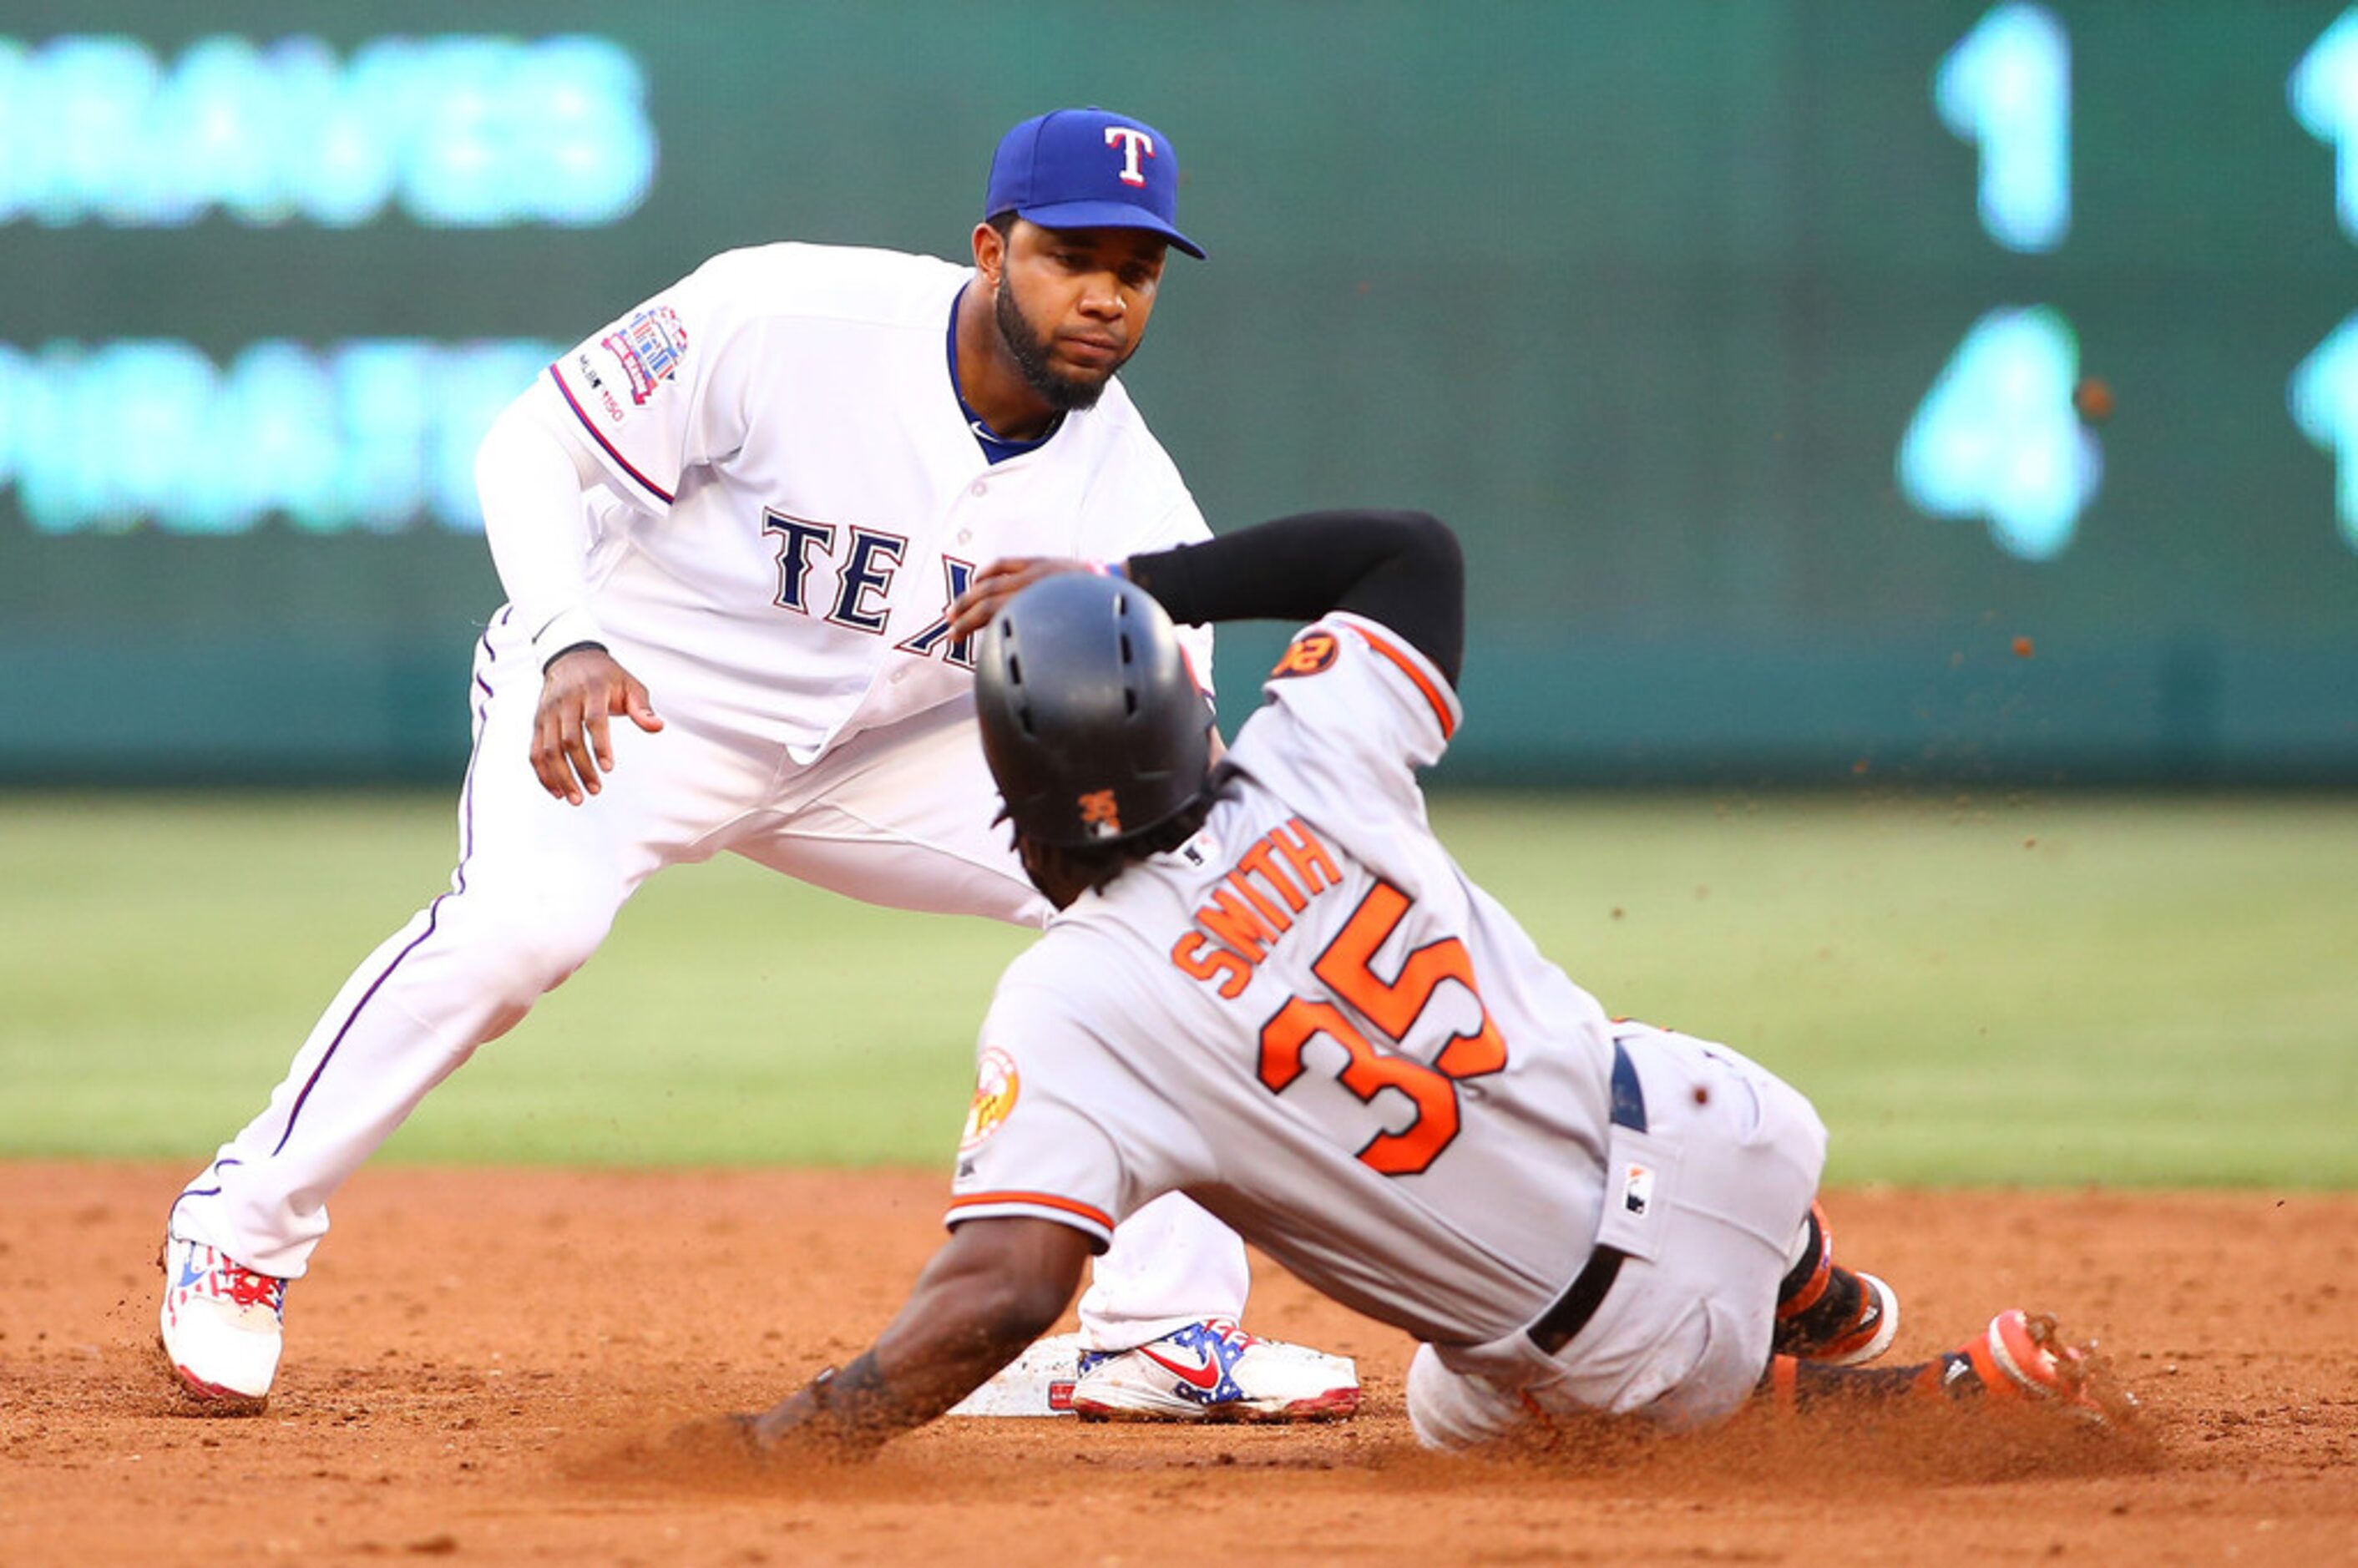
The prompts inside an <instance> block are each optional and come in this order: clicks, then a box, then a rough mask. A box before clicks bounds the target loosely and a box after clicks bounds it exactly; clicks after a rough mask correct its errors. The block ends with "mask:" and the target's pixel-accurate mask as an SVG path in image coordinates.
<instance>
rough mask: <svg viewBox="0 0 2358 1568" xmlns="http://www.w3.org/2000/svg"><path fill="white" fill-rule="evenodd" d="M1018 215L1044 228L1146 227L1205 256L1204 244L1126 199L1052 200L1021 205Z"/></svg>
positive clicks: (1197, 256)
mask: <svg viewBox="0 0 2358 1568" xmlns="http://www.w3.org/2000/svg"><path fill="white" fill-rule="evenodd" d="M1015 215H1016V216H1017V217H1019V218H1022V219H1023V220H1025V221H1026V222H1033V223H1037V224H1039V225H1040V226H1041V227H1042V228H1044V229H1144V230H1146V231H1147V232H1149V233H1154V234H1160V235H1162V236H1163V238H1164V239H1166V240H1168V241H1170V242H1171V243H1173V244H1174V245H1176V246H1178V247H1179V248H1180V249H1181V250H1183V251H1185V252H1186V253H1187V254H1189V255H1191V256H1194V257H1195V259H1196V260H1197V261H1201V260H1203V259H1204V247H1203V246H1201V245H1199V244H1197V243H1195V241H1193V240H1191V239H1189V238H1188V237H1187V236H1186V235H1184V234H1183V233H1181V232H1179V231H1178V230H1176V229H1174V228H1173V227H1172V226H1171V225H1170V224H1168V223H1166V222H1163V220H1162V219H1160V218H1158V217H1156V216H1155V215H1154V214H1153V213H1152V212H1149V211H1147V210H1146V209H1145V208H1143V207H1133V206H1131V205H1130V203H1129V202H1127V201H1052V202H1049V203H1048V204H1047V205H1045V206H1042V207H1018V208H1017V209H1016V210H1015Z"/></svg>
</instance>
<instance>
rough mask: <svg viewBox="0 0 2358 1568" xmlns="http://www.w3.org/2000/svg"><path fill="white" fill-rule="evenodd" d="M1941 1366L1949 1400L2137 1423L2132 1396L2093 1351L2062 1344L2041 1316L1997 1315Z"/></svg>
mask: <svg viewBox="0 0 2358 1568" xmlns="http://www.w3.org/2000/svg"><path fill="white" fill-rule="evenodd" d="M1941 1366H1942V1369H1941V1373H1940V1383H1941V1388H1942V1391H1943V1392H1945V1393H1948V1394H1950V1395H1952V1396H1963V1397H1967V1398H1972V1397H1976V1396H1977V1397H1980V1398H1982V1399H1985V1400H2000V1401H2004V1402H2006V1403H2009V1404H2015V1405H2041V1406H2046V1407H2050V1408H2052V1409H2055V1410H2058V1411H2064V1412H2067V1413H2069V1414H2071V1415H2075V1416H2078V1417H2080V1418H2081V1419H2082V1420H2084V1421H2089V1422H2095V1423H2097V1424H2099V1425H2104V1426H2126V1425H2128V1424H2129V1423H2130V1422H2133V1421H2135V1420H2136V1415H2137V1401H2136V1395H2135V1394H2132V1393H2131V1392H2129V1390H2127V1388H2126V1387H2125V1386H2124V1385H2123V1384H2122V1383H2121V1382H2120V1381H2119V1379H2116V1378H2115V1377H2114V1376H2113V1373H2112V1369H2111V1368H2110V1367H2109V1366H2108V1365H2107V1364H2106V1363H2105V1362H2104V1358H2103V1357H2099V1356H2097V1355H2096V1354H2095V1353H2094V1347H2093V1346H2081V1345H2073V1344H2071V1343H2069V1342H2068V1341H2066V1340H2065V1339H2064V1337H2063V1336H2062V1334H2061V1331H2060V1330H2059V1329H2058V1328H2057V1327H2056V1325H2055V1320H2054V1319H2053V1318H2051V1317H2050V1316H2048V1315H2047V1314H2044V1313H2038V1314H2033V1313H2026V1312H2024V1311H2023V1310H2022V1309H2021V1308H2020V1307H2016V1308H2013V1309H2011V1310H2010V1311H2006V1312H2002V1313H2000V1314H1997V1315H1996V1317H1994V1318H1992V1319H1990V1324H1989V1327H1988V1328H1986V1329H1985V1330H1984V1331H1982V1332H1981V1333H1980V1334H1977V1335H1975V1336H1974V1337H1973V1338H1972V1339H1970V1340H1968V1341H1966V1342H1965V1344H1964V1345H1963V1346H1960V1347H1959V1348H1958V1349H1956V1350H1954V1351H1952V1352H1951V1353H1950V1354H1949V1355H1947V1356H1944V1357H1942V1363H1941Z"/></svg>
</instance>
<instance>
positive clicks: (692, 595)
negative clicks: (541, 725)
mask: <svg viewBox="0 0 2358 1568" xmlns="http://www.w3.org/2000/svg"><path fill="white" fill-rule="evenodd" d="M971 276H973V275H972V272H971V270H970V269H969V268H967V267H964V266H957V265H952V264H950V263H948V262H945V261H939V260H936V259H934V258H932V257H926V256H913V255H903V254H897V253H894V252H890V251H880V250H864V249H847V248H840V247H834V246H822V245H806V244H774V245H764V246H760V247H756V248H753V249H748V250H741V251H731V252H727V253H725V254H721V255H719V256H716V257H714V258H713V259H712V260H711V261H709V262H707V263H706V264H705V265H703V266H701V267H699V268H698V269H697V270H696V271H695V272H694V273H692V274H691V275H689V276H687V278H686V279H684V280H683V281H681V282H680V283H679V284H677V285H676V286H675V287H671V288H668V289H666V290H665V291H664V292H663V293H661V294H659V295H657V296H656V297H654V298H653V299H650V300H648V301H647V302H646V303H645V304H644V305H642V306H640V307H639V308H637V309H635V310H633V311H631V312H630V313H629V314H627V315H625V316H624V317H622V319H620V320H618V321H616V322H614V323H613V325H612V326H611V327H610V328H608V329H607V330H604V331H601V332H600V333H598V334H596V335H595V336H593V337H591V338H590V339H589V340H588V341H585V342H583V343H582V344H580V345H579V347H578V348H576V349H574V350H573V351H571V352H569V353H567V354H565V355H563V356H561V357H560V358H559V359H558V360H557V362H556V363H555V364H554V365H552V366H551V367H550V368H549V371H548V373H547V374H546V376H545V377H544V378H543V379H542V381H541V383H540V384H539V386H538V387H537V389H536V390H535V394H534V396H535V397H536V398H537V399H538V400H539V401H538V405H537V406H536V407H535V414H536V415H537V416H539V417H540V418H541V419H542V421H543V422H544V423H546V424H547V425H548V426H549V427H552V428H555V429H557V430H559V431H560V432H565V433H567V434H568V438H571V439H573V440H575V441H577V442H579V440H581V439H583V438H586V439H587V440H588V441H589V442H590V444H591V445H592V446H593V447H594V449H595V455H596V457H597V459H598V461H599V463H600V465H601V466H602V468H603V470H604V471H605V473H606V475H607V481H608V485H609V487H610V488H611V491H612V492H614V495H615V496H616V497H618V498H619V500H620V503H621V504H606V505H601V506H600V507H599V508H597V512H598V516H597V520H596V524H595V531H596V533H597V535H598V536H597V538H596V541H595V545H594V547H593V553H592V557H591V563H590V572H589V582H588V588H589V594H590V601H589V608H590V611H591V612H592V613H593V614H594V619H595V626H596V629H597V630H598V631H599V632H600V633H603V634H608V635H610V636H611V640H612V641H613V642H614V643H616V644H617V655H618V656H619V657H621V658H622V660H623V662H624V663H625V664H626V665H627V664H628V663H629V652H628V650H629V649H630V648H632V647H645V648H654V649H657V650H660V651H664V652H667V653H673V654H678V655H680V656H681V659H682V660H683V661H684V662H685V663H687V664H688V665H692V666H693V667H694V669H695V671H696V677H695V678H696V690H694V691H693V692H691V693H688V694H685V695H687V696H688V697H692V698H694V699H695V700H696V701H698V703H699V704H706V705H708V707H709V708H710V709H711V710H712V711H715V712H717V713H719V714H720V715H723V716H725V719H724V722H728V723H730V724H731V725H732V727H737V728H741V729H742V730H749V731H752V732H758V733H761V734H763V735H765V736H769V737H773V738H779V739H783V740H784V741H786V742H787V744H788V746H789V748H790V750H791V752H792V753H793V755H794V756H795V759H796V760H797V761H802V762H808V761H810V760H811V759H812V758H814V757H816V756H817V755H818V754H819V752H822V751H823V750H824V749H825V748H826V747H827V744H828V742H829V741H833V740H835V739H837V738H838V737H842V736H848V735H850V734H854V733H857V732H859V731H860V730H868V729H872V728H875V727H877V726H879V725H883V724H889V723H891V722H892V721H894V720H895V719H903V718H905V717H907V716H908V715H910V714H913V713H915V712H918V711H921V710H923V709H925V708H931V707H934V706H936V705H937V704H940V703H944V702H948V701H951V700H953V699H955V698H957V697H961V696H963V695H965V694H966V693H967V692H968V690H969V689H970V686H971V672H972V668H973V665H972V659H971V650H970V649H968V648H966V647H964V646H962V645H959V644H957V643H953V642H952V641H951V639H950V637H949V635H948V622H947V616H946V612H947V610H948V607H949V604H950V601H951V600H954V599H955V598H956V597H957V594H958V593H959V591H960V590H961V589H964V587H965V586H966V582H967V579H968V577H969V576H970V575H971V574H972V572H973V571H974V569H975V568H976V567H977V566H979V565H980V564H982V563H984V562H988V561H990V560H992V559H994V558H996V557H1002V556H1075V557H1086V558H1089V559H1095V560H1108V559H1110V560H1120V559H1121V558H1122V557H1125V556H1128V555H1130V554H1132V553H1135V552H1138V551H1142V550H1155V549H1163V548H1166V547H1168V546H1172V545H1176V544H1183V543H1188V542H1191V541H1194V540H1197V539H1201V538H1204V537H1206V536H1208V532H1209V531H1208V530H1207V529H1206V527H1205V525H1204V520H1203V516H1202V514H1200V513H1199V512H1198V511H1197V510H1196V507H1195V502H1194V500H1193V499H1192V498H1191V497H1190V496H1189V495H1188V493H1187V490H1186V486H1185V485H1184V483H1183V482H1182V481H1181V480H1180V478H1179V474H1178V470H1176V469H1175V468H1174V466H1173V464H1172V462H1171V460H1170V459H1169V458H1168V457H1167V456H1165V455H1164V453H1163V449H1162V448H1161V447H1160V446H1159V445H1157V444H1156V442H1155V440H1154V438H1153V437H1152V435H1150V434H1149V433H1148V431H1147V428H1146V425H1145V422H1144V421H1143V420H1142V419H1141V418H1140V417H1139V415H1138V412H1137V410H1136V408H1135V407H1134V406H1132V405H1131V403H1130V398H1129V395H1128V394H1127V393H1125V392H1124V391H1123V390H1122V388H1121V385H1120V383H1119V382H1114V383H1111V384H1109V385H1108V386H1107V388H1106V390H1105V393H1104V395H1103V396H1102V397H1101V398H1100V400H1099V401H1098V405H1097V406H1096V407H1095V408H1093V409H1089V410H1087V411H1084V412H1077V413H1074V414H1071V415H1068V416H1066V417H1065V421H1064V424H1063V426H1062V427H1061V428H1060V429H1058V430H1057V431H1056V433H1055V437H1054V438H1053V439H1051V440H1049V441H1047V442H1046V443H1045V444H1044V445H1043V446H1041V447H1039V448H1037V449H1033V450H1031V451H1026V452H1022V453H1020V454H1019V455H1017V456H1014V457H1011V458H1008V459H1006V460H1003V461H1001V462H998V463H996V464H994V463H991V462H990V461H989V460H986V458H985V457H984V455H983V452H982V449H981V448H980V447H979V445H978V443H977V440H976V437H975V432H974V430H973V429H972V428H971V427H969V426H968V420H967V416H966V415H965V413H964V412H963V411H962V409H961V407H960V405H959V402H958V398H957V392H956V389H955V386H954V384H953V383H952V381H951V379H950V374H949V363H950V360H949V352H950V349H949V343H950V338H949V333H950V315H951V309H952V305H953V302H954V301H955V300H956V299H957V295H958V291H959V289H960V288H962V287H965V285H966V284H967V282H968V279H969V278H970V277H971ZM508 586H509V589H510V592H511V593H512V594H513V595H514V596H515V597H516V598H517V599H518V600H519V602H521V601H522V600H523V599H524V598H525V596H526V593H527V591H528V589H526V588H525V587H524V586H520V585H518V584H516V583H514V582H511V583H510V584H509V585H508ZM554 608H560V609H561V608H566V607H564V606H557V607H554ZM538 633H539V628H537V627H535V628H532V629H531V634H534V635H535V636H537V635H538ZM1189 643H1190V645H1189V653H1190V655H1191V656H1192V657H1194V658H1195V659H1196V660H1197V663H1196V665H1195V668H1196V670H1197V673H1198V676H1199V677H1200V678H1202V679H1205V680H1206V681H1208V680H1209V679H1210V678H1211V676H1210V668H1211V666H1210V665H1209V664H1208V663H1207V662H1205V661H1206V660H1208V658H1209V656H1210V651H1211V644H1210V635H1209V633H1208V632H1207V631H1195V632H1191V633H1189ZM551 651H553V650H551ZM682 696H683V694H681V693H679V692H678V691H676V690H669V691H665V692H660V693H658V694H657V698H658V701H660V702H664V703H667V704H676V703H677V702H678V701H679V700H680V699H681V697H682Z"/></svg>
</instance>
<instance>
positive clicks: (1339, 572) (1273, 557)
mask: <svg viewBox="0 0 2358 1568" xmlns="http://www.w3.org/2000/svg"><path fill="white" fill-rule="evenodd" d="M1086 569H1087V565H1086V563H1084V562H1080V561H1065V560H1056V559H1048V558H1041V557H1024V558H1019V559H1014V560H1001V561H994V562H992V563H991V564H990V566H987V567H985V568H983V569H982V570H981V571H979V572H978V573H977V574H975V579H974V582H973V584H972V585H971V586H970V587H968V589H967V591H966V594H965V596H964V597H962V598H961V599H960V600H958V602H957V607H956V610H955V611H954V613H953V617H952V626H953V629H954V630H955V631H956V633H957V635H959V636H961V637H965V636H970V635H972V634H973V633H976V632H979V631H980V630H981V629H982V628H983V627H984V626H985V625H987V624H988V623H989V622H990V617H991V615H992V614H993V613H994V612H995V611H997V609H998V607H999V606H1000V605H1001V604H1002V603H1004V602H1006V600H1009V599H1011V598H1012V597H1014V595H1015V594H1016V593H1018V592H1020V591H1021V590H1022V589H1024V588H1027V587H1029V586H1030V585H1031V584H1032V583H1033V582H1036V581H1038V580H1039V579H1041V578H1043V577H1047V576H1050V575H1052V574H1054V573H1055V572H1059V571H1076V570H1086ZM1122 569H1123V571H1124V572H1125V573H1126V574H1127V575H1128V576H1129V578H1130V580H1131V581H1132V582H1135V583H1137V584H1138V585H1139V586H1140V587H1141V588H1143V589H1146V590H1147V592H1149V593H1151V594H1152V595H1153V596H1154V597H1155V599H1156V600H1159V601H1160V602H1161V603H1162V605H1163V609H1165V610H1167V611H1170V612H1171V619H1172V620H1174V621H1176V622H1182V623H1183V624H1188V625H1202V624H1204V623H1206V622H1214V621H1296V622H1300V621H1314V620H1316V619H1317V618H1318V617H1319V616H1321V615H1324V614H1325V613H1326V612H1327V611H1330V610H1347V611H1351V612H1352V613H1354V614H1357V615H1364V616H1366V617H1368V619H1369V620H1370V621H1376V622H1381V623H1382V624H1384V625H1386V626H1389V627H1390V628H1391V629H1392V630H1393V631H1394V632H1397V633H1400V635H1401V636H1402V637H1405V638H1407V639H1408V640H1409V641H1410V642H1411V643H1414V644H1416V647H1417V649H1418V651H1419V652H1421V653H1422V654H1424V656H1425V657H1426V658H1429V659H1431V660H1432V661H1433V664H1434V665H1436V666H1438V667H1439V669H1440V670H1441V673H1442V674H1443V675H1444V676H1448V677H1449V680H1450V682H1451V684H1452V685H1455V683H1456V680H1457V676H1458V670H1459V666H1460V665H1462V664H1463V663H1464V660H1465V650H1466V560H1465V557H1464V555H1463V554H1462V553H1461V552H1460V551H1459V549H1458V546H1457V536H1456V535H1455V534H1453V533H1452V532H1450V530H1449V527H1448V525H1447V524H1444V523H1442V522H1441V521H1439V520H1438V519H1436V518H1433V517H1431V516H1428V515H1427V514H1424V513H1422V512H1304V513H1300V514H1295V515H1293V516H1291V517H1280V518H1277V519H1275V520H1274V521H1271V522H1268V523H1261V524H1256V525H1254V526H1253V527H1250V528H1239V529H1238V530H1237V531H1236V532H1234V533H1231V534H1223V535H1220V536H1219V537H1217V538H1216V539H1207V540H1206V541H1205V542H1203V543H1202V544H1198V545H1181V546H1178V547H1176V548H1175V549H1169V550H1157V551H1153V552H1152V553H1149V554H1146V555H1138V556H1132V557H1130V559H1129V560H1128V561H1126V562H1124V563H1123V567H1122Z"/></svg>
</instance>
